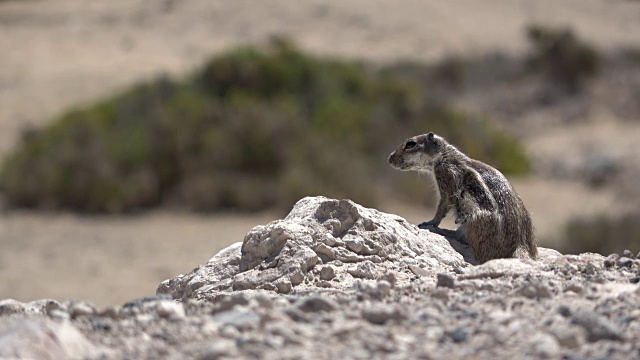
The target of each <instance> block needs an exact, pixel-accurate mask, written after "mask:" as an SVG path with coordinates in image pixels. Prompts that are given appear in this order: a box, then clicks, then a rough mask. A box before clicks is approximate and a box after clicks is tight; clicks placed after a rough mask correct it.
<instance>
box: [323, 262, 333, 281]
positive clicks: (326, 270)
mask: <svg viewBox="0 0 640 360" xmlns="http://www.w3.org/2000/svg"><path fill="white" fill-rule="evenodd" d="M334 277H336V271H335V270H334V269H333V266H329V265H325V266H323V267H322V269H320V279H322V280H331V279H333V278H334Z"/></svg>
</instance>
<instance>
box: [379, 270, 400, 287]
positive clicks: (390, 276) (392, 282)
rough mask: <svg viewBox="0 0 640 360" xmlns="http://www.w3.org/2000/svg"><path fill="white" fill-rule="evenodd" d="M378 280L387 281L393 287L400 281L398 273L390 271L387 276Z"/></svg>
mask: <svg viewBox="0 0 640 360" xmlns="http://www.w3.org/2000/svg"><path fill="white" fill-rule="evenodd" d="M378 280H385V281H387V282H388V283H389V285H391V287H395V286H396V282H397V281H398V277H397V276H396V273H394V272H392V271H389V272H387V273H386V274H384V275H382V276H381V277H380V278H379V279H378Z"/></svg>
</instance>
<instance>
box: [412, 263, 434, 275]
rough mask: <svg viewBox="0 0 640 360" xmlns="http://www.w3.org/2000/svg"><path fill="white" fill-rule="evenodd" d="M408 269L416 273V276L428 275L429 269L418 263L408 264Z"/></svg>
mask: <svg viewBox="0 0 640 360" xmlns="http://www.w3.org/2000/svg"><path fill="white" fill-rule="evenodd" d="M409 270H411V272H412V273H414V274H416V275H418V276H429V271H427V270H425V269H423V268H421V267H420V266H418V265H414V264H410V265H409Z"/></svg>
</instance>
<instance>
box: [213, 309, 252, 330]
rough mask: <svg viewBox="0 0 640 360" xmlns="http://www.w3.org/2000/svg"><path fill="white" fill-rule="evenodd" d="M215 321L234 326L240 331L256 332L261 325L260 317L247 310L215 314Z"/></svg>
mask: <svg viewBox="0 0 640 360" xmlns="http://www.w3.org/2000/svg"><path fill="white" fill-rule="evenodd" d="M213 320H214V321H217V322H220V323H222V324H225V325H230V326H233V327H234V328H236V329H238V330H240V331H247V330H255V329H257V328H258V326H259V325H260V315H258V314H256V313H254V312H251V311H245V310H230V311H225V312H221V313H218V314H215V315H214V316H213Z"/></svg>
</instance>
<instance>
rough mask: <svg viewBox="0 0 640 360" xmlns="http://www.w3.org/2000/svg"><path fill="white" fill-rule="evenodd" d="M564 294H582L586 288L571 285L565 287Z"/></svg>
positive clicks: (574, 284)
mask: <svg viewBox="0 0 640 360" xmlns="http://www.w3.org/2000/svg"><path fill="white" fill-rule="evenodd" d="M564 292H574V293H576V294H582V293H583V292H584V287H582V286H581V285H579V284H576V283H569V284H567V285H566V286H565V287H564Z"/></svg>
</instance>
